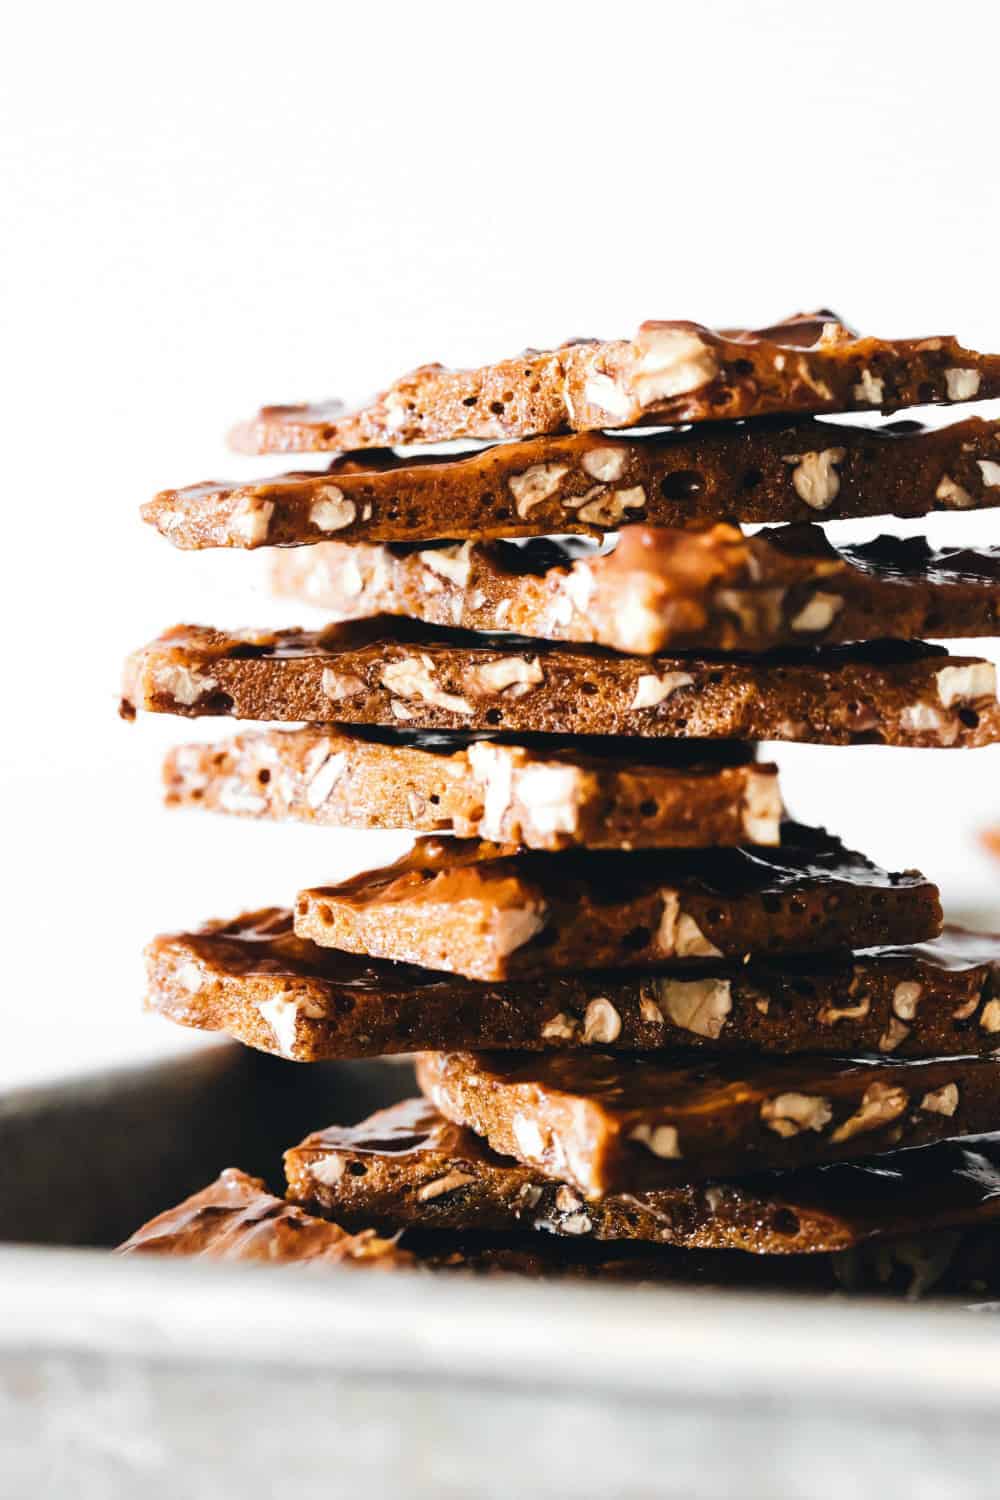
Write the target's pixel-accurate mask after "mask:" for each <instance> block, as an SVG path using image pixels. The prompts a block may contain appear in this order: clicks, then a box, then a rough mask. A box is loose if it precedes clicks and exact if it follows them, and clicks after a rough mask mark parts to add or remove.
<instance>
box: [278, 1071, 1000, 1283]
mask: <svg viewBox="0 0 1000 1500" xmlns="http://www.w3.org/2000/svg"><path fill="white" fill-rule="evenodd" d="M285 1172H286V1174H287V1177H288V1196H289V1198H290V1199H291V1200H292V1201H293V1202H295V1203H298V1204H300V1205H301V1206H302V1207H303V1208H305V1209H308V1210H309V1211H310V1212H311V1213H317V1214H323V1215H326V1216H328V1217H331V1218H334V1219H336V1220H337V1221H338V1222H340V1223H342V1224H346V1225H348V1226H349V1225H352V1224H357V1225H359V1226H367V1225H370V1224H374V1225H375V1226H376V1227H379V1228H382V1229H385V1230H390V1229H392V1230H395V1229H398V1228H399V1227H401V1226H410V1225H414V1226H419V1227H421V1228H424V1229H432V1230H451V1231H456V1230H457V1231H469V1230H473V1231H477V1232H480V1233H494V1234H497V1233H509V1232H512V1231H515V1230H517V1229H533V1230H543V1231H546V1232H547V1233H550V1234H555V1235H562V1236H566V1237H570V1238H573V1239H595V1240H630V1239H635V1240H653V1241H656V1242H658V1243H660V1244H667V1245H679V1246H683V1247H685V1248H688V1249H701V1250H745V1251H749V1252H752V1253H754V1254H758V1255H760V1254H763V1255H792V1254H799V1253H810V1254H814V1253H816V1252H819V1251H839V1250H845V1249H849V1248H850V1247H852V1246H854V1245H858V1244H860V1243H862V1242H863V1241H865V1240H868V1239H870V1238H873V1237H884V1236H886V1235H904V1234H913V1233H916V1232H919V1231H927V1230H929V1229H937V1228H955V1227H957V1226H959V1225H982V1224H986V1223H995V1222H996V1220H997V1219H998V1217H1000V1136H978V1137H972V1138H971V1139H969V1140H966V1141H961V1142H959V1141H948V1142H939V1143H938V1144H936V1145H933V1146H921V1147H917V1148H915V1149H914V1150H912V1151H903V1152H897V1153H896V1154H895V1155H894V1156H893V1157H892V1159H891V1160H888V1161H887V1160H885V1159H884V1158H874V1159H872V1160H871V1161H868V1162H857V1163H854V1162H849V1163H841V1162H838V1163H834V1164H832V1165H830V1166H827V1167H812V1168H810V1167H802V1168H800V1169H799V1170H798V1171H795V1172H782V1173H762V1174H760V1175H758V1176H757V1177H745V1178H741V1179H739V1180H737V1181H716V1182H709V1183H698V1184H696V1183H680V1184H678V1185H676V1186H674V1187H664V1188H658V1189H651V1190H650V1191H647V1192H644V1193H639V1194H628V1193H610V1194H608V1195H607V1196H606V1197H603V1198H599V1199H597V1200H596V1201H594V1202H589V1203H585V1202H584V1200H583V1199H582V1198H581V1197H580V1195H579V1193H578V1192H577V1191H576V1189H574V1188H572V1187H570V1186H569V1184H568V1183H560V1182H557V1181H554V1180H553V1179H552V1178H550V1177H546V1176H545V1175H544V1174H543V1173H541V1172H540V1171H538V1170H537V1169H536V1168H534V1167H529V1166H525V1165H524V1164H523V1163H522V1162H519V1161H517V1160H515V1158H514V1157H511V1156H500V1155H498V1154H497V1152H495V1151H493V1150H492V1149H491V1147H490V1146H488V1145H487V1144H486V1142H485V1141H484V1140H482V1139H481V1138H480V1137H479V1136H478V1135H475V1134H474V1133H473V1132H472V1131H471V1130H468V1129H466V1128H465V1127H464V1126H461V1125H455V1124H453V1123H452V1122H451V1121H450V1120H446V1119H444V1117H443V1116H442V1115H440V1114H438V1112H437V1110H436V1109H435V1108H434V1106H433V1105H432V1104H430V1103H429V1102H428V1101H427V1100H426V1099H407V1100H404V1101H403V1102H402V1103H400V1104H394V1105H392V1106H391V1107H390V1108H389V1109H383V1110H379V1112H378V1113H377V1114H374V1115H372V1116H371V1117H370V1119H367V1120H363V1121H362V1122H361V1123H360V1124H359V1125H331V1126H330V1127H329V1128H328V1129H326V1130H319V1131H315V1132H314V1133H313V1134H312V1135H309V1136H307V1137H306V1139H305V1140H304V1141H303V1142H302V1143H301V1144H300V1145H298V1146H294V1147H293V1148H292V1149H291V1150H290V1151H287V1152H286V1153H285Z"/></svg>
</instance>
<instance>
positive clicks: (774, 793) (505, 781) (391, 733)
mask: <svg viewBox="0 0 1000 1500" xmlns="http://www.w3.org/2000/svg"><path fill="white" fill-rule="evenodd" d="M527 741H528V743H522V744H515V745H509V744H505V743H500V742H498V741H496V740H492V739H489V738H485V739H479V740H472V741H469V740H468V737H467V736H461V735H448V734H434V733H428V734H423V735H421V734H419V733H407V731H405V730H386V731H384V732H382V733H381V734H374V735H373V734H370V733H369V734H365V733H362V732H360V731H355V732H351V731H350V730H345V729H336V728H332V727H331V728H324V727H322V726H313V727H309V728H305V729H292V730H281V729H277V730H270V731H258V732H255V733H249V734H242V735H238V736H236V737H235V738H234V739H232V740H228V741H223V742H222V743H221V744H205V743H198V744H193V745H179V746H177V747H176V748H175V749H173V750H171V751H170V752H169V753H168V755H167V758H166V761H165V763H164V768H163V779H164V785H165V789H166V799H167V802H168V803H169V804H170V805H172V806H175V807H180V806H187V807H202V808H208V809H211V810H212V811H219V812H227V813H237V814H242V815H243V816H246V817H257V818H296V819H298V820H299V821H301V822H307V823H317V824H320V825H322V826H324V827H332V828H338V827H340V828H342V827H351V828H410V829H413V830H415V831H417V832H426V833H433V832H439V833H455V834H458V835H459V836H460V837H461V838H486V839H496V840H498V841H500V842H502V843H518V844H523V845H525V846H526V847H528V848H531V849H563V848H568V847H570V846H572V845H581V846H583V847H585V848H600V849H632V848H637V849H638V848H647V847H660V846H673V847H692V846H697V845H708V844H745V843H758V844H776V843H777V842H778V836H779V824H780V820H781V815H782V804H781V794H780V791H779V789H778V777H777V768H776V767H775V766H772V765H760V764H755V763H753V762H751V761H748V762H747V763H746V764H743V765H726V764H719V763H718V761H717V760H713V756H712V749H711V747H710V746H706V747H704V750H703V751H700V752H699V753H701V754H703V755H704V762H701V763H700V762H699V761H695V760H692V757H691V756H690V754H689V755H686V756H685V755H684V754H683V752H684V751H685V749H686V748H687V744H690V742H687V744H685V743H680V744H678V745H674V744H672V742H670V741H668V740H659V741H645V740H642V741H640V740H603V739H600V738H595V739H593V740H592V741H590V740H587V741H583V742H579V741H578V742H576V743H575V744H566V743H565V742H562V741H558V740H555V741H553V740H547V739H545V738H543V737H532V736H527ZM734 748H738V747H734ZM749 753H750V752H749V750H748V751H747V754H748V755H749Z"/></svg>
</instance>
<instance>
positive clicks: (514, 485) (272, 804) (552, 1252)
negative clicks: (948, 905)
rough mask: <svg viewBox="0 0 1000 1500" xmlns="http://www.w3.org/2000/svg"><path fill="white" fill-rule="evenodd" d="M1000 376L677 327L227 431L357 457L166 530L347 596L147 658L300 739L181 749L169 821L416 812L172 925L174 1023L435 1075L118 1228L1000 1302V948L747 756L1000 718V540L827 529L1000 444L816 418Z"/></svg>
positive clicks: (307, 1053) (971, 433)
mask: <svg viewBox="0 0 1000 1500" xmlns="http://www.w3.org/2000/svg"><path fill="white" fill-rule="evenodd" d="M997 396H1000V356H996V355H982V354H976V353H972V352H970V351H969V350H967V349H964V348H962V347H961V346H960V345H959V344H957V343H956V341H955V340H954V339H952V338H940V337H933V338H922V339H916V340H903V341H895V342H889V341H883V340H880V339H875V338H862V337H860V336H858V335H857V334H855V333H853V332H852V331H851V330H849V329H848V328H846V327H845V326H844V325H842V324H841V323H840V322H838V321H837V319H836V318H834V317H833V315H832V314H829V313H820V314H816V315H811V316H801V317H797V318H792V319H790V320H788V321H787V322H785V323H782V324H779V325H775V326H774V327H771V328H767V329H762V330H757V331H752V332H748V331H743V330H725V331H722V332H714V331H712V330H709V329H708V328H705V327H703V326H701V325H699V324H695V323H687V322H652V323H646V324H644V325H643V326H642V327H641V328H640V329H639V332H638V334H637V335H636V337H635V338H634V339H631V340H617V341H613V342H600V341H595V340H578V341H575V342H572V343H570V344H566V345H564V346H562V347H561V348H559V349H555V350H551V351H544V352H539V351H534V350H532V351H528V352H527V353H525V354H522V355H520V356H518V357H517V358H514V359H509V360H504V361H502V362H500V363H498V364H494V365H490V366H485V367H483V368H480V369H475V370H458V371H453V370H447V369H445V368H443V367H442V366H439V365H426V366H422V367H421V368H419V369H418V370H415V371H414V372H413V373H412V374H410V375H408V376H405V377H404V378H403V379H401V380H399V381H397V382H396V383H395V384H394V385H392V386H391V387H390V388H389V389H388V390H387V391H385V392H383V393H382V394H381V395H380V396H378V397H377V398H375V399H374V400H373V401H372V402H371V403H370V404H368V405H367V406H364V407H361V408H359V409H356V410H353V411H351V410H346V409H344V408H343V407H341V406H340V405H339V404H338V403H333V402H331V403H327V404H324V405H319V406H286V407H266V408H264V409H263V410H262V411H261V412H260V414H259V415H258V417H257V418H256V419H255V420H254V421H252V422H250V423H248V424H246V425H245V426H243V427H241V428H238V429H237V430H236V433H235V434H234V439H235V442H236V445H237V446H238V447H239V448H241V449H243V450H246V451H251V452H256V453H284V452H328V453H331V454H332V455H333V456H332V458H331V460H330V462H329V464H328V467H326V468H325V469H321V470H314V471H309V472H293V473H288V474H285V475H282V476H280V477H278V478H272V479H268V480H266V481H262V482H258V483H250V484H243V485H229V484H221V483H208V484H199V485H194V486H191V487H189V488H187V489H182V490H169V491H165V492H164V493H162V494H161V495H159V496H157V497H156V498H155V499H154V500H153V501H152V502H150V503H149V504H148V505H147V506H145V507H144V516H145V519H146V520H147V521H148V522H150V523H151V524H152V525H154V526H155V527H156V528H157V529H158V530H159V531H160V532H161V533H162V535H163V536H165V537H166V538H167V539H168V540H169V541H171V542H173V543H174V544H175V545H176V546H178V547H181V548H202V547H240V548H249V549H253V548H260V547H269V548H274V549H276V550H275V551H274V554H273V557H274V562H273V584H274V589H275V591H276V593H278V594H279V595H281V596H282V597H284V598H288V599H292V600H295V601H299V602H300V603H305V604H308V605H311V606H319V607H321V608H322V609H324V610H325V611H326V612H327V613H328V615H329V624H328V625H327V626H326V628H324V629H321V630H316V631H306V630H295V629H289V630H282V631H262V630H241V631H225V630H220V629H213V628H207V627H201V626H178V627H176V628H174V629H173V630H170V631H168V632H167V633H166V634H164V635H163V636H161V637H160V638H159V639H158V640H156V641H154V642H152V643H151V644H150V645H149V646H146V647H145V648H143V649H142V650H140V651H138V652H136V653H135V654H134V655H133V656H132V657H131V658H130V660H129V662H128V665H127V668H126V676H125V688H124V700H123V711H124V712H125V713H126V715H127V716H133V715H134V713H135V711H136V710H137V709H144V710H148V711H152V712H156V713H170V714H179V715H185V716H189V717H197V716H203V715H207V716H229V717H232V718H236V719H241V720H252V721H257V722H258V724H260V723H263V724H265V725H266V726H268V727H257V728H253V729H250V730H247V731H246V732H242V733H240V734H237V735H235V736H233V737H232V738H230V739H228V740H225V741H223V742H221V743H218V744H193V745H182V746H179V747H177V748H175V749H174V750H172V751H171V752H170V754H169V755H168V757H167V762H166V766H165V771H164V775H165V784H166V795H167V800H168V802H169V803H170V804H172V805H174V806H185V807H195V806H199V807H202V808H207V809H212V810H216V811H222V812H227V813H232V814H242V815H245V816H250V817H258V818H275V819H296V820H299V821H302V822H311V823H316V824H320V825H322V826H324V827H326V828H331V827H351V828H396V829H400V828H403V829H409V830H412V831H413V832H414V833H415V834H418V835H419V837H418V838H417V839H416V842H415V843H414V845H413V848H412V850H411V851H410V852H409V853H408V854H407V855H405V856H404V857H403V858H402V859H400V860H399V861H398V862H397V863H396V864H394V865H392V866H390V867H388V868H384V869H378V870H370V871H367V872H365V873H364V874H361V875H358V876H355V877H353V878H352V879H349V880H342V881H340V882H339V883H336V884H331V885H328V886H321V887H316V888H312V889H308V890H303V891H300V892H299V893H298V896H297V898H296V900H295V903H294V906H293V907H290V908H283V907H275V908H269V909H267V910H263V911H255V912H248V913H244V914H243V915H241V916H237V917H236V918H235V919H233V920H232V921H217V922H212V923H209V924H208V925H206V926H205V927H203V928H202V929H200V930H199V931H196V932H184V933H174V934H169V935H165V936H161V937H159V938H157V939H155V940H154V941H153V942H152V943H151V944H150V947H149V949H148V969H149V994H148V1003H149V1005H150V1007H151V1008H152V1009H154V1010H156V1011H159V1012H160V1013H162V1014H164V1015H167V1016H169V1017H170V1018H172V1019H173V1020H175V1021H178V1022H180V1023H181V1024H183V1025H188V1026H194V1027H200V1028H203V1029H207V1030H222V1031H225V1032H228V1033H229V1034H231V1035H232V1036H234V1037H236V1038H238V1039H239V1040H240V1041H242V1042H244V1043H246V1044H247V1045H249V1046H252V1047H256V1048H260V1049H262V1050H264V1051H267V1052H272V1053H276V1054H278V1055H280V1056H282V1057H284V1058H288V1059H292V1060H295V1061H299V1062H315V1061H319V1060H323V1059H350V1058H367V1057H378V1056H384V1055H391V1054H403V1053H413V1052H415V1053H418V1054H420V1055H419V1058H418V1062H417V1069H416V1072H417V1080H418V1083H419V1087H420V1090H421V1097H419V1098H414V1099H411V1100H408V1101H406V1102H404V1103H402V1104H395V1105H393V1106H391V1107H390V1108H388V1109H385V1110H382V1111H380V1112H379V1113H377V1114H376V1115H374V1116H372V1117H371V1118H370V1119H368V1120H365V1121H363V1122H361V1123H354V1124H348V1125H334V1126H331V1127H329V1128H326V1129H321V1130H319V1131H318V1132H317V1133H315V1134H313V1135H311V1136H309V1137H308V1138H307V1139H306V1140H305V1141H303V1142H302V1143H301V1145H299V1146H295V1147H293V1148H292V1149H291V1150H289V1151H288V1153H287V1156H286V1170H287V1178H288V1184H287V1194H286V1196H285V1197H284V1198H277V1197H272V1196H271V1195H270V1194H269V1193H268V1192H267V1190H266V1188H265V1187H264V1184H263V1183H262V1182H260V1181H258V1180H256V1179H254V1178H251V1177H248V1176H246V1175H245V1174H243V1173H241V1172H238V1171H236V1170H235V1169H229V1170H228V1171H227V1172H225V1173H223V1175H222V1177H220V1178H219V1179H218V1181H217V1182H216V1183H214V1184H212V1185H211V1186H210V1187H209V1188H207V1189H205V1191H204V1192H203V1193H201V1194H198V1195H196V1197H194V1198H192V1199H189V1200H188V1201H187V1202H186V1203H184V1204H182V1205H180V1206H179V1207H178V1208H176V1209H171V1210H168V1211H167V1212H166V1213H165V1214H163V1215H161V1216H160V1218H159V1219H156V1220H154V1221H152V1223H151V1224H149V1225H146V1226H144V1228H142V1229H141V1230H139V1231H138V1232H137V1233H136V1235H135V1236H133V1238H132V1239H131V1240H130V1241H129V1242H128V1243H127V1245H126V1246H125V1247H123V1248H125V1249H127V1250H129V1251H130V1252H137V1251H141V1252H154V1251H155V1252H166V1253H174V1254H207V1255H216V1256H219V1255H222V1256H228V1257H233V1258H248V1257H249V1258H262V1259H272V1260H302V1261H313V1260H319V1261H321V1262H338V1263H343V1264H348V1263H350V1264H367V1265H381V1266H394V1265H399V1264H419V1265H426V1266H431V1267H435V1268H437V1267H441V1268H445V1267H463V1266H464V1267H471V1268H475V1269H494V1268H499V1269H507V1270H513V1271H519V1272H521V1273H524V1274H532V1275H585V1276H601V1275H603V1276H615V1277H628V1278H632V1279H639V1280H663V1281H698V1282H708V1283H716V1282H718V1283H737V1284H748V1285H757V1284H759V1285H774V1286H809V1287H826V1286H834V1285H836V1284H838V1283H840V1284H847V1285H851V1286H867V1285H869V1284H884V1285H886V1286H890V1287H895V1286H896V1285H899V1286H901V1287H902V1288H904V1289H908V1290H917V1291H921V1290H925V1289H928V1288H931V1287H934V1288H935V1289H937V1290H940V1291H953V1292H960V1293H964V1294H968V1293H973V1292H983V1291H985V1290H993V1289H995V1288H996V1286H997V1285H1000V1274H998V1272H997V1270H996V1269H995V1266H996V1265H997V1264H998V1263H1000V1262H998V1258H997V1254H996V1251H997V1248H998V1246H1000V1233H998V1229H997V1228H996V1227H994V1226H995V1224H996V1222H997V1219H998V1218H1000V1207H998V1205H1000V1090H998V1083H1000V1060H998V1058H997V1056H996V1048H997V1046H998V1044H1000V979H998V975H1000V937H993V936H989V935H986V934H977V933H972V932H969V931H966V930H963V929H960V928H957V927H954V926H944V925H943V920H942V913H941V907H940V900H939V895H938V891H937V890H936V888H935V887H934V885H933V884H932V883H931V882H930V881H929V880H928V879H926V878H925V877H924V876H923V875H922V874H920V872H919V871H917V870H912V869H911V870H907V871H904V872H901V873H900V872H889V871H885V870H882V869H880V868H878V867H877V866H876V865H875V864H873V863H872V862H871V861H870V860H868V859H867V858H866V857H865V856H864V855H863V854H860V853H857V852H855V851H853V850H851V849H848V848H845V846H844V845H843V844H842V843H841V842H840V840H839V839H838V838H837V837H836V836H835V835H834V834H832V833H828V832H826V831H825V830H823V829H821V828H817V827H811V826H806V825H804V824H801V823H797V822H794V821H792V820H791V819H790V818H789V817H787V816H786V814H785V812H784V807H783V803H782V798H781V794H780V789H779V781H778V774H777V769H776V767H775V766H773V765H770V764H766V763H764V762H762V761H761V760H759V759H758V757H757V748H756V742H757V741H759V740H775V741H783V740H784V741H793V740H797V741H805V742H810V743H815V744H833V745H844V746H850V745H859V744H882V745H903V746H915V747H925V748H948V749H958V748H962V747H979V746H984V745H990V744H995V743H996V742H997V741H998V740H1000V707H998V702H997V684H996V672H995V669H994V667H993V665H992V664H991V663H989V662H988V661H985V660H982V659H980V658H978V657H977V656H975V655H965V654H952V653H951V652H949V651H947V650H945V649H944V648H942V647H941V646H939V645H929V644H925V642H924V640H923V639H922V638H923V637H925V636H927V637H931V638H934V639H935V640H941V639H960V638H970V637H986V636H993V635H996V634H998V633H1000V631H998V628H997V622H998V617H1000V549H992V548H986V549H978V550H973V549H968V548H963V547H959V546H954V547H949V548H932V547H930V546H929V545H928V544H927V542H926V541H925V540H924V539H923V538H911V539H908V540H903V539H899V538H896V537H891V536H880V537H878V538H877V539H875V540H874V541H870V542H867V543H864V544H855V545H841V544H836V545H835V544H834V543H833V542H832V541H831V540H830V539H829V538H828V536H827V535H826V534H825V532H824V531H823V529H822V527H821V526H820V525H819V524H818V522H819V521H821V520H823V519H832V518H836V519H843V518H852V517H873V516H880V515H888V514H891V515H896V516H903V517H909V518H913V517H920V516H925V515H927V514H929V513H930V512H932V511H935V510H970V509H978V508H987V507H992V506H996V505H998V504H1000V421H988V420H983V419H981V418H979V417H975V416H971V417H969V416H965V417H963V418H962V419H961V420H959V421H957V422H954V423H951V424H950V425H945V426H939V427H924V426H922V425H920V424H919V423H916V422H913V421H896V422H891V423H888V424H884V425H881V426H873V425H862V424H860V423H855V424H851V423H849V422H846V421H835V422H831V421H829V420H825V418H827V417H829V416H831V415H835V414H846V413H850V412H853V411H869V412H870V411H874V410H881V411H883V412H892V411H897V410H899V409H901V408H904V407H908V406H915V405H927V404H932V403H955V402H970V401H973V400H977V399H979V400H981V399H986V398H989V397H997ZM646 429H650V430H646ZM456 440H457V441H460V442H463V443H464V445H465V446H464V447H462V448H461V449H460V450H459V451H455V450H454V448H452V447H449V448H448V450H447V451H445V452H438V451H428V449H427V447H426V446H424V447H423V448H422V447H421V445H434V444H448V445H451V444H454V443H455V442H456ZM748 525H753V526H759V525H762V526H763V527H764V529H763V530H758V531H756V532H755V533H754V534H748V533H747V532H746V531H745V530H744V529H743V528H744V527H745V526H748ZM849 770H850V768H849V765H848V766H845V773H846V774H849Z"/></svg>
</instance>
